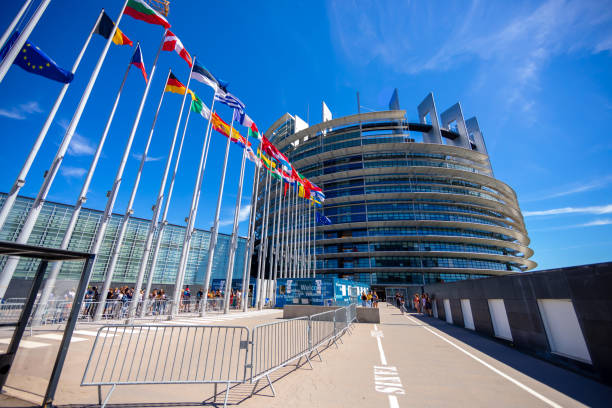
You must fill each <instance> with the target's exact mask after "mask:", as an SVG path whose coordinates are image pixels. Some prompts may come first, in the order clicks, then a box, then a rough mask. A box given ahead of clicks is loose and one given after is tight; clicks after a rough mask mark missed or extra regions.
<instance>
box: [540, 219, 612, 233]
mask: <svg viewBox="0 0 612 408" xmlns="http://www.w3.org/2000/svg"><path fill="white" fill-rule="evenodd" d="M605 225H612V219H610V218H601V219H597V220H593V221H589V222H585V223H582V224H572V225H561V226H558V227H550V228H535V229H530V230H529V231H530V232H542V231H559V230H566V229H572V228H589V227H601V226H605Z"/></svg>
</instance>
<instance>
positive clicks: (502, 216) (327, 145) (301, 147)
mask: <svg viewBox="0 0 612 408" xmlns="http://www.w3.org/2000/svg"><path fill="white" fill-rule="evenodd" d="M419 109H421V107H419ZM444 115H445V114H442V117H444ZM404 116H405V111H397V110H395V111H385V112H372V113H366V114H361V115H353V116H351V117H344V118H338V119H334V120H331V121H329V122H324V125H323V124H318V125H314V126H311V127H308V128H305V129H302V130H300V131H298V132H297V133H296V132H294V131H293V129H295V125H294V124H292V118H293V117H292V116H291V115H288V114H286V115H284V118H285V121H284V122H283V123H282V124H281V125H280V126H277V127H276V128H274V127H273V128H271V129H269V130H268V131H267V132H266V136H267V137H268V138H269V139H270V140H271V141H272V142H274V143H275V144H276V146H277V147H278V148H279V150H281V151H282V152H283V153H284V154H285V155H286V156H287V157H288V158H289V160H290V161H291V162H292V164H293V165H294V166H295V167H296V168H297V169H298V171H299V172H300V173H302V174H303V175H304V176H306V177H308V178H309V179H311V180H312V182H314V183H316V184H317V185H318V186H319V187H321V188H322V189H323V192H324V193H325V195H326V200H325V203H324V205H323V207H322V209H320V211H321V212H322V213H324V215H325V216H327V217H328V218H329V219H330V220H331V221H332V224H331V225H325V226H322V225H317V227H316V264H317V267H316V272H317V274H334V275H339V276H346V275H349V276H351V277H352V278H354V279H357V280H361V281H365V282H368V283H372V284H383V285H384V284H422V283H429V282H436V281H452V280H458V279H467V278H474V277H483V276H489V275H503V274H509V273H515V272H522V271H526V270H530V269H532V268H534V267H535V266H536V264H535V263H534V262H533V261H531V260H529V258H530V257H531V256H532V255H533V251H532V250H531V249H530V248H529V247H528V245H529V238H528V235H527V231H526V229H525V224H524V221H523V217H522V215H521V211H520V208H519V205H518V201H517V197H516V194H515V192H514V191H513V190H512V188H510V187H509V186H508V185H506V184H504V183H503V182H501V181H499V180H497V179H495V178H494V176H493V171H492V168H491V164H490V162H489V157H488V154H487V152H486V148H484V141H483V140H482V134H481V133H480V130H479V129H474V126H473V123H474V122H471V121H475V118H474V119H470V120H468V121H467V122H463V117H460V118H459V119H457V122H461V124H462V125H461V124H460V125H458V126H457V127H453V126H447V127H444V126H439V128H440V129H441V131H439V133H438V135H441V137H440V136H438V138H439V142H435V141H434V142H432V138H435V136H436V127H435V126H432V124H431V123H427V122H423V121H422V122H421V123H408V122H406V121H405V120H404ZM436 120H437V119H436ZM465 123H468V126H467V132H466V131H460V130H458V129H462V128H464V127H465ZM436 124H437V123H436ZM277 125H278V122H277ZM462 126H463V127H462ZM476 126H477V122H476ZM415 129H418V130H416V131H415ZM476 133H477V134H476ZM432 135H433V136H432Z"/></svg>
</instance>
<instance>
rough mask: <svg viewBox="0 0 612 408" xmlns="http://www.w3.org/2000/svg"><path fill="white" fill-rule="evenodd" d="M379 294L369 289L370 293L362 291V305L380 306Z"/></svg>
mask: <svg viewBox="0 0 612 408" xmlns="http://www.w3.org/2000/svg"><path fill="white" fill-rule="evenodd" d="M379 300H380V299H379V298H378V295H377V294H376V292H372V291H369V292H368V293H365V291H364V292H362V293H361V306H363V307H378V301H379Z"/></svg>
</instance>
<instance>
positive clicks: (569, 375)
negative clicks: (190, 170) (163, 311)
mask: <svg viewBox="0 0 612 408" xmlns="http://www.w3.org/2000/svg"><path fill="white" fill-rule="evenodd" d="M380 312H381V323H380V324H377V325H373V324H356V325H354V326H353V329H352V333H347V334H345V335H344V336H343V337H342V338H341V340H340V341H338V344H337V345H335V344H333V345H331V346H330V347H328V348H326V349H324V350H321V353H320V356H321V358H320V359H319V358H318V357H313V358H312V363H311V364H312V368H311V366H310V365H309V364H308V363H306V362H305V360H304V359H302V360H301V363H302V364H301V365H300V367H296V365H295V364H292V365H289V366H287V367H285V368H282V369H279V370H277V371H275V372H274V373H272V374H271V380H272V381H273V386H274V390H275V392H276V397H273V396H272V390H271V388H270V387H269V386H268V384H267V381H266V380H265V379H263V380H261V381H260V382H259V383H258V384H241V385H236V386H234V387H233V388H232V389H231V390H230V393H229V403H230V404H231V405H230V406H240V407H265V408H275V407H291V408H299V407H308V408H312V407H330V408H332V407H334V408H337V407H347V408H348V407H351V408H354V407H374V406H375V407H377V408H378V407H389V408H396V407H413V406H417V407H448V406H455V407H491V406H495V407H519V406H520V407H581V406H594V407H607V406H610V401H612V388H610V387H608V386H605V385H602V384H600V383H598V382H596V381H593V380H590V379H588V378H585V377H583V376H580V375H578V374H575V373H573V372H570V371H567V370H565V369H562V368H559V367H557V366H554V365H551V364H549V363H547V362H545V361H542V360H539V359H536V358H534V357H531V356H529V355H526V354H523V353H521V352H519V351H517V350H514V349H512V348H510V347H508V346H506V345H505V344H502V343H500V342H497V341H495V340H492V339H488V338H485V337H483V336H480V335H478V334H475V333H473V332H471V331H469V330H467V329H463V328H460V327H456V326H452V325H449V324H447V323H445V322H442V321H440V320H437V319H434V318H430V317H422V316H419V315H416V314H402V313H400V311H399V310H398V309H396V308H394V307H389V306H386V305H384V304H381V306H380ZM280 316H281V312H273V311H269V312H266V313H263V314H262V313H259V314H257V313H256V314H251V315H235V316H230V317H228V318H223V319H221V320H217V321H214V316H211V317H210V318H207V320H198V319H196V318H193V319H192V318H183V319H181V320H184V322H176V323H169V324H179V323H189V322H191V323H190V324H216V325H238V326H245V327H249V328H251V327H253V326H254V325H256V324H260V323H263V322H270V321H275V320H277V319H279V318H280ZM217 319H220V317H217ZM78 330H79V331H81V334H79V333H75V337H77V338H81V339H83V340H79V341H75V342H73V343H72V344H71V347H70V351H69V354H68V358H67V361H66V365H65V368H64V372H63V374H62V378H61V381H60V386H59V390H58V394H57V398H56V401H55V402H56V404H57V405H58V406H72V407H76V406H92V404H95V403H97V388H96V387H81V386H80V381H81V377H82V376H83V372H84V367H85V364H86V362H87V359H88V357H89V352H90V350H91V347H92V345H93V339H94V337H93V336H90V335H87V334H86V332H92V331H95V326H91V327H87V326H79V327H78ZM41 334H48V333H41ZM51 334H53V333H51ZM56 334H57V333H56ZM25 340H28V341H31V342H34V343H44V344H48V345H47V346H38V347H34V348H30V349H21V350H20V351H19V353H18V356H17V360H16V364H15V367H14V371H13V372H12V373H11V376H10V378H9V381H8V383H7V385H8V387H7V390H8V391H9V394H10V395H13V396H17V397H19V398H20V399H23V400H27V401H32V402H34V403H36V402H38V403H39V402H40V398H42V394H43V393H44V387H45V385H46V379H47V378H48V375H49V373H50V370H51V366H52V364H53V358H54V356H55V352H56V351H57V346H56V344H59V341H55V340H53V339H52V338H51V337H48V336H47V338H46V337H44V336H43V337H40V336H38V337H37V336H36V335H35V336H32V337H27V338H25ZM224 387H225V386H219V387H218V389H217V403H215V402H214V395H215V389H214V386H213V385H210V384H207V385H184V384H183V385H146V386H145V385H128V386H120V387H117V389H116V391H115V392H114V393H113V395H112V398H111V400H110V401H109V405H108V406H110V407H113V406H114V407H118V406H122V407H124V406H132V407H145V406H146V407H169V406H172V407H179V406H201V405H202V402H204V403H205V405H208V406H222V401H223V391H224ZM108 388H109V387H104V390H108ZM252 392H254V395H253V396H252V397H251V393H252ZM0 406H19V405H17V404H16V403H14V402H11V401H9V400H8V399H0Z"/></svg>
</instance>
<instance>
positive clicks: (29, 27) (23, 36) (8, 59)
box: [0, 0, 127, 82]
mask: <svg viewBox="0 0 612 408" xmlns="http://www.w3.org/2000/svg"><path fill="white" fill-rule="evenodd" d="M49 3H51V0H42V1H41V3H40V4H39V5H38V8H37V9H36V11H35V12H34V14H33V15H32V17H31V18H30V21H28V23H27V24H26V26H25V27H24V28H23V31H22V32H21V33H20V34H19V37H17V41H15V44H13V46H12V47H11V49H10V50H9V52H8V53H7V54H6V56H5V57H4V59H3V60H2V61H1V62H0V82H2V80H3V79H4V76H5V75H6V73H7V72H8V70H9V68H10V67H11V65H12V64H13V62H14V61H15V58H17V54H19V52H20V51H21V48H22V47H23V44H25V42H26V41H27V40H28V37H29V36H30V34H31V33H32V31H33V30H34V27H36V24H38V20H40V18H41V17H42V15H43V13H44V12H45V10H46V9H47V6H49ZM126 4H127V0H126V1H125V4H124V5H123V8H125V5H126ZM123 8H122V9H121V14H120V15H119V19H121V16H122V15H123ZM117 25H119V21H117ZM117 25H115V27H117ZM114 33H115V31H114V30H113V32H112V33H111V36H110V37H109V40H110V39H112V38H113V34H114Z"/></svg>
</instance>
